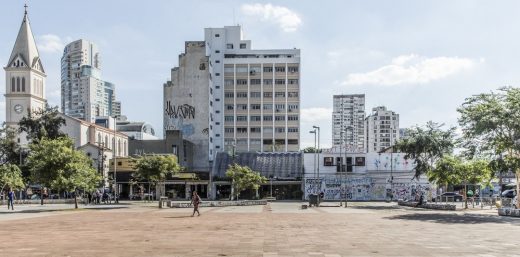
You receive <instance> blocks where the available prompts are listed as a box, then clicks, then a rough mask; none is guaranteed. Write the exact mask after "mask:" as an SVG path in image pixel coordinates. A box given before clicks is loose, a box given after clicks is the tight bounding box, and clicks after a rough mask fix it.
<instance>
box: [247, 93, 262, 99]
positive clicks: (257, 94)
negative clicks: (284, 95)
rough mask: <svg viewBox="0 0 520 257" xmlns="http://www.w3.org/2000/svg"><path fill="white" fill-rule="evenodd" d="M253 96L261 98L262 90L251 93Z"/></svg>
mask: <svg viewBox="0 0 520 257" xmlns="http://www.w3.org/2000/svg"><path fill="white" fill-rule="evenodd" d="M249 94H250V96H251V98H260V96H261V93H260V92H251V93H249Z"/></svg>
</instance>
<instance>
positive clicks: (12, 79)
mask: <svg viewBox="0 0 520 257" xmlns="http://www.w3.org/2000/svg"><path fill="white" fill-rule="evenodd" d="M14 91H15V81H14V77H12V78H11V92H14Z"/></svg>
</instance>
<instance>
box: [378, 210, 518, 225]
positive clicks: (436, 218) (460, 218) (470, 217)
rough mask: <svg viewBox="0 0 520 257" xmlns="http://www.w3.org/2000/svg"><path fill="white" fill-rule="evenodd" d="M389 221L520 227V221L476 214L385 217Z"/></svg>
mask: <svg viewBox="0 0 520 257" xmlns="http://www.w3.org/2000/svg"><path fill="white" fill-rule="evenodd" d="M384 219H388V220H417V221H428V222H434V223H442V224H483V223H496V224H511V225H517V226H520V219H518V218H510V217H500V216H498V214H497V216H490V215H474V214H464V215H458V214H444V213H414V214H403V215H396V216H391V217H385V218H384Z"/></svg>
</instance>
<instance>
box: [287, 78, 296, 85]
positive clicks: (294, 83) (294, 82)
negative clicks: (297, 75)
mask: <svg viewBox="0 0 520 257" xmlns="http://www.w3.org/2000/svg"><path fill="white" fill-rule="evenodd" d="M297 84H298V80H297V79H290V80H289V85H297Z"/></svg>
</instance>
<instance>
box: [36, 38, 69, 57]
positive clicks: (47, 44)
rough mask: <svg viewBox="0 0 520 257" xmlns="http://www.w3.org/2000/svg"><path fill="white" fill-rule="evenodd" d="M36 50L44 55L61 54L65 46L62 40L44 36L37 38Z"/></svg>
mask: <svg viewBox="0 0 520 257" xmlns="http://www.w3.org/2000/svg"><path fill="white" fill-rule="evenodd" d="M37 39H38V50H39V51H41V52H46V53H61V52H63V48H64V47H65V44H64V43H63V40H62V39H61V38H60V37H59V36H57V35H53V34H46V35H42V36H39V37H38V38H37Z"/></svg>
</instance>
